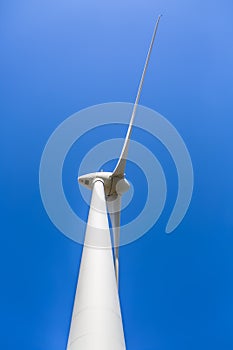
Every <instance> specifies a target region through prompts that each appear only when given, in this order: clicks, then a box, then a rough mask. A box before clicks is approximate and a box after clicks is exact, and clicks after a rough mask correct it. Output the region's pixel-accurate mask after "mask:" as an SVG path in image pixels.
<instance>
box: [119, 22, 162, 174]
mask: <svg viewBox="0 0 233 350" xmlns="http://www.w3.org/2000/svg"><path fill="white" fill-rule="evenodd" d="M160 18H161V15H160V16H159V17H158V19H157V21H156V24H155V28H154V32H153V35H152V39H151V43H150V47H149V51H148V54H147V57H146V62H145V65H144V69H143V72H142V77H141V80H140V84H139V87H138V92H137V96H136V100H135V103H134V106H133V111H132V115H131V119H130V123H129V127H128V131H127V134H126V138H125V142H124V145H123V148H122V151H121V155H120V158H119V160H118V163H117V165H116V167H115V169H114V171H113V176H118V177H123V176H124V172H125V165H126V160H127V156H128V148H129V141H130V135H131V132H132V127H133V122H134V118H135V115H136V111H137V106H138V102H139V99H140V95H141V91H142V86H143V83H144V79H145V75H146V71H147V67H148V63H149V60H150V56H151V52H152V48H153V44H154V41H155V36H156V33H157V29H158V25H159V21H160Z"/></svg>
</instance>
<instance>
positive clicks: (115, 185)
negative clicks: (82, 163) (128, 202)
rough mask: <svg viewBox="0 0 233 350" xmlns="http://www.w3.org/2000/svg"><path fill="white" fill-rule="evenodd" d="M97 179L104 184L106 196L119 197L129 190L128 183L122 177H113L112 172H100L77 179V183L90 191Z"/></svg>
mask: <svg viewBox="0 0 233 350" xmlns="http://www.w3.org/2000/svg"><path fill="white" fill-rule="evenodd" d="M97 179H99V180H101V181H102V182H103V184H104V191H105V195H106V196H112V195H115V194H118V195H121V194H123V193H124V192H126V191H128V190H129V188H130V184H129V182H128V181H127V180H126V179H125V177H124V176H114V175H113V173H112V172H108V171H100V172H96V173H90V174H86V175H82V176H79V177H78V182H79V183H80V184H81V185H83V186H84V187H86V188H88V189H90V190H91V189H92V187H93V184H94V182H95V181H96V180H97Z"/></svg>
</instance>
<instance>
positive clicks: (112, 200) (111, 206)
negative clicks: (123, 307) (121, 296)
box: [107, 195, 121, 286]
mask: <svg viewBox="0 0 233 350" xmlns="http://www.w3.org/2000/svg"><path fill="white" fill-rule="evenodd" d="M107 205H108V212H109V216H110V219H111V224H112V232H113V245H114V260H115V273H116V281H117V286H119V244H120V210H121V196H120V195H113V196H110V197H108V201H107Z"/></svg>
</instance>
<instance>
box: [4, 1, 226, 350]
mask: <svg viewBox="0 0 233 350" xmlns="http://www.w3.org/2000/svg"><path fill="white" fill-rule="evenodd" d="M0 8H1V11H0V12H1V15H0V17H1V21H0V35H1V40H0V45H1V65H0V70H1V72H0V73H1V75H0V76H1V79H0V91H1V131H2V132H1V141H0V142H1V214H2V218H1V254H0V266H1V288H0V303H1V306H0V310H1V312H0V315H1V316H0V329H1V332H0V333H1V336H0V338H1V339H0V344H1V346H0V347H1V348H2V349H9V350H11V349H12V350H13V349H16V348H17V349H23V350H63V349H65V345H66V341H67V336H68V329H69V322H70V316H71V311H72V303H73V298H74V291H75V285H76V280H77V274H78V267H79V262H80V256H81V246H79V245H78V244H76V243H74V242H72V241H70V240H68V239H67V238H66V237H64V236H63V235H62V234H61V233H59V232H58V230H57V229H56V228H55V227H54V226H53V224H52V223H51V222H50V220H49V218H48V217H47V214H46V212H45V210H44V208H43V205H42V202H41V199H40V193H39V185H38V170H39V163H40V157H41V153H42V151H43V148H44V145H45V143H46V141H47V139H48V137H49V136H50V134H51V133H52V131H53V130H54V129H55V128H56V127H57V126H58V125H59V124H60V123H61V122H62V121H63V120H64V119H65V118H67V117H68V116H70V115H71V114H73V113H75V112H76V111H78V110H81V109H82V108H84V107H89V106H91V105H94V104H98V103H102V102H112V101H123V102H133V100H134V98H135V93H136V89H137V85H138V82H139V78H140V75H141V69H142V66H143V63H144V59H145V54H146V51H147V48H148V44H149V41H150V38H151V34H152V30H153V27H154V23H155V19H156V17H157V15H158V14H159V13H163V15H164V16H163V18H162V20H161V25H160V28H159V33H158V34H159V35H158V37H157V40H156V45H155V49H154V51H153V55H152V59H151V64H150V67H149V70H148V75H147V77H146V80H145V85H144V89H143V94H142V98H141V104H143V105H145V106H148V107H150V108H153V109H155V110H157V111H158V112H159V113H161V114H163V115H164V116H165V117H166V118H167V119H168V120H170V121H171V122H172V123H173V125H174V126H175V127H176V128H177V130H178V131H179V132H180V134H181V135H182V137H183V138H184V140H185V142H186V145H187V147H188V149H189V151H190V154H191V157H192V161H193V166H194V175H195V188H194V193H193V199H192V203H191V206H190V208H189V211H188V213H187V215H186V217H185V219H184V220H183V222H182V223H181V225H180V226H179V227H178V228H177V229H176V231H175V232H174V233H173V234H171V235H165V233H164V228H165V226H166V222H167V220H168V217H169V213H170V210H171V208H172V205H173V204H174V200H175V194H176V187H175V186H176V179H174V176H175V172H174V169H173V168H172V166H170V163H169V161H166V154H165V152H162V151H161V152H160V155H161V158H162V159H160V161H161V163H162V164H164V171H165V173H166V176H167V181H168V189H169V194H168V199H167V202H166V207H165V210H164V212H163V214H162V216H161V218H160V220H159V221H158V222H157V224H156V225H155V226H154V227H153V229H151V230H150V231H149V232H148V233H147V235H146V236H144V237H143V238H141V239H140V240H138V241H136V242H135V243H133V244H130V245H128V246H125V247H123V248H122V249H121V290H120V294H121V303H122V310H123V319H124V324H125V335H126V342H127V345H128V349H129V350H157V349H158V350H187V349H188V350H192V349H199V350H204V349H212V350H215V349H216V350H217V349H218V350H219V349H224V350H232V349H233V332H232V324H233V279H232V276H233V257H232V249H233V199H232V198H233V185H232V178H233V165H232V155H231V153H232V151H231V150H232V128H233V118H232V110H233V108H232V91H233V83H232V79H233V65H232V62H233V48H232V37H233V21H232V13H233V3H232V2H231V1H229V0H228V1H227V0H223V1H221V2H220V1H211V0H205V1H199V0H195V1H194V0H190V1H184V0H178V1H173V0H164V1H161V0H158V1H152V0H144V1H138V2H135V1H132V0H129V1H123V0H118V1H117V2H112V1H111V2H109V1H106V0H105V1H104V0H100V1H98V2H97V1H74V0H72V1H71V0H68V1H61V0H56V1H55V0H53V1H51V0H46V1H45V0H42V1H35V0H30V1H29V0H22V1H11V2H9V1H6V0H3V1H1V5H0ZM119 136H123V135H119ZM96 137H97V136H96ZM134 137H135V139H136V138H137V133H136V132H135V133H134ZM138 137H140V135H139V136H138ZM155 148H156V147H155ZM166 164H168V166H167V168H166ZM74 168H76V166H75V167H74ZM173 175H174V176H173ZM72 176H73V177H72V181H73V178H75V176H76V174H72ZM66 183H67V179H66ZM70 186H72V188H73V186H75V185H74V183H72V184H71V185H70ZM70 192H71V191H70ZM67 193H69V188H67ZM70 200H71V201H74V198H71V199H70ZM135 206H137V203H135Z"/></svg>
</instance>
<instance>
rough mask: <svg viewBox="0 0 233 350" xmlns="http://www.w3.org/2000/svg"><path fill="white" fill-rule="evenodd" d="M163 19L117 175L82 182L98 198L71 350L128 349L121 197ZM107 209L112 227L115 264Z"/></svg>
mask: <svg viewBox="0 0 233 350" xmlns="http://www.w3.org/2000/svg"><path fill="white" fill-rule="evenodd" d="M160 17H161V16H159V17H158V19H157V22H156V25H155V29H154V32H153V36H152V40H151V44H150V48H149V51H148V54H147V58H146V62H145V66H144V70H143V73H142V77H141V81H140V84H139V88H138V92H137V97H136V100H135V103H134V107H133V111H132V116H131V119H130V123H129V127H128V131H127V134H126V138H125V141H124V145H123V149H122V151H121V155H120V158H119V160H118V163H117V165H116V168H115V169H114V171H113V172H96V173H91V174H87V175H83V176H80V177H79V178H78V181H79V183H80V184H82V185H84V186H86V187H87V188H89V189H91V190H92V198H91V204H90V211H89V216H88V222H87V228H86V234H85V241H84V247H83V253H82V259H81V265H80V272H79V278H78V285H77V291H76V296H75V302H74V307H73V315H72V320H71V326H70V333H69V339H68V345H67V350H123V349H126V346H125V339H124V331H123V325H122V318H121V310H120V303H119V296H118V279H119V240H120V211H121V195H122V194H123V193H124V192H125V191H127V190H128V189H129V183H128V181H127V180H126V179H125V174H124V172H125V165H126V160H127V155H128V147H129V141H130V135H131V131H132V127H133V122H134V118H135V114H136V110H137V106H138V102H139V98H140V94H141V90H142V85H143V82H144V78H145V74H146V70H147V66H148V62H149V59H150V55H151V51H152V47H153V43H154V39H155V36H156V32H157V28H158V24H159V21H160ZM107 208H108V211H109V214H110V218H111V222H112V230H113V238H114V244H113V245H114V259H113V252H112V243H111V236H110V228H109V223H108V216H107ZM114 260H115V263H114Z"/></svg>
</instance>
